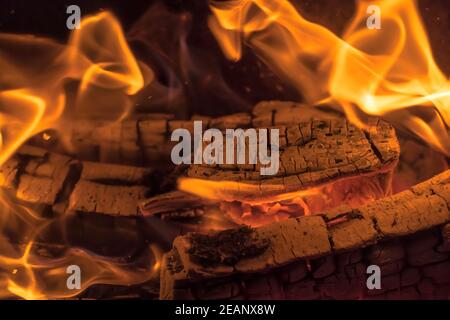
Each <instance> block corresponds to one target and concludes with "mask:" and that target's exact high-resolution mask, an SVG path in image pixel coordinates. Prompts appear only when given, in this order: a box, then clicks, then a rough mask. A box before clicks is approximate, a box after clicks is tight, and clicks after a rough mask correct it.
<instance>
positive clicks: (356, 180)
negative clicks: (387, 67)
mask: <svg viewBox="0 0 450 320" xmlns="http://www.w3.org/2000/svg"><path fill="white" fill-rule="evenodd" d="M275 106H278V105H277V104H275V105H273V104H271V103H266V104H261V105H259V107H258V106H257V108H255V112H256V114H264V115H265V114H267V112H272V111H273V110H272V111H270V110H271V109H269V107H270V108H273V107H275ZM261 109H263V110H261ZM277 110H284V109H277ZM287 110H290V109H287ZM263 111H264V112H263ZM260 112H261V113H260ZM277 114H278V113H276V114H275V119H278V120H276V122H277V123H283V122H288V120H287V119H288V118H287V117H286V119H285V118H284V117H280V116H277ZM281 114H282V113H281ZM264 117H265V116H264ZM283 119H285V120H283ZM223 122H227V121H226V120H224V121H223ZM278 127H279V128H280V132H281V134H280V140H281V144H280V170H279V171H278V173H277V174H276V175H275V176H262V175H260V172H259V171H260V170H259V165H258V164H257V165H248V164H245V165H239V164H237V165H230V164H219V165H209V166H208V165H191V166H190V167H189V169H188V170H187V178H181V179H180V180H179V188H180V189H181V190H182V191H185V192H187V193H190V194H189V195H188V194H185V195H184V197H185V198H186V200H185V201H182V200H181V199H180V198H182V197H183V193H177V200H176V201H174V200H173V199H172V198H171V197H164V198H161V197H157V198H151V199H148V200H146V201H144V202H143V203H142V205H141V210H142V212H143V214H144V215H161V214H165V215H173V216H176V215H177V214H176V212H178V215H180V214H181V212H183V211H184V210H186V206H185V204H186V203H187V202H195V201H193V195H197V196H198V198H197V207H198V206H204V205H205V202H208V201H209V202H211V201H212V202H215V203H216V204H218V205H220V206H221V207H222V210H223V211H224V212H226V213H227V214H228V215H229V216H230V218H231V219H232V220H233V221H235V222H236V223H239V224H240V223H244V224H249V225H253V226H259V225H264V224H266V223H269V222H273V221H277V220H280V219H286V218H288V217H291V216H299V215H305V214H310V213H315V212H320V211H323V210H327V209H330V208H333V207H335V206H337V205H340V204H341V203H342V202H345V203H347V204H349V205H351V206H352V207H358V206H360V205H362V204H364V203H366V202H368V201H373V200H375V199H379V198H381V197H384V196H386V195H389V194H390V192H391V176H392V171H393V169H394V167H395V165H396V163H397V160H398V157H399V153H400V150H399V145H398V141H397V139H396V136H395V131H394V129H393V128H392V127H391V126H390V125H389V124H387V123H386V122H384V121H382V120H379V119H372V120H371V121H370V126H369V128H368V129H367V131H363V130H360V129H358V128H356V127H355V126H354V125H352V124H351V123H349V122H347V121H346V120H344V119H340V118H336V119H325V120H324V119H322V120H311V121H308V122H300V123H298V124H296V125H279V126H278ZM177 202H178V203H181V205H178V203H177Z"/></svg>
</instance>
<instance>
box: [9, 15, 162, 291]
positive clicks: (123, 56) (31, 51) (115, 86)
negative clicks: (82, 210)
mask: <svg viewBox="0 0 450 320" xmlns="http://www.w3.org/2000/svg"><path fill="white" fill-rule="evenodd" d="M0 69H1V70H2V72H1V74H0V88H1V89H0V166H1V165H2V164H3V163H4V162H5V161H6V160H7V159H8V158H9V157H10V156H11V155H12V154H13V153H14V152H15V151H16V150H17V149H18V148H19V147H20V146H21V145H22V144H23V143H24V142H25V141H26V140H27V139H29V138H30V137H31V136H33V135H35V134H37V133H39V132H42V131H45V130H47V129H56V130H60V131H62V133H63V134H64V130H63V129H64V126H65V124H66V123H68V122H69V121H71V119H73V118H72V117H66V114H67V115H72V116H74V115H75V116H83V117H97V116H101V117H107V118H108V120H111V121H114V120H120V119H121V118H122V117H124V116H125V115H126V114H127V113H128V112H129V111H130V110H131V106H132V102H131V97H130V96H131V95H134V94H136V93H137V92H138V91H139V90H140V89H141V88H142V87H143V86H144V82H146V81H151V80H152V78H153V74H152V72H151V70H149V69H148V68H143V69H141V66H140V65H139V64H138V62H137V61H136V60H135V58H134V56H133V54H132V53H131V51H130V49H129V47H128V44H127V42H126V40H125V36H124V34H123V31H122V29H121V27H120V24H119V23H118V21H117V20H116V19H115V17H114V16H113V15H111V14H110V13H108V12H103V13H100V14H97V15H95V16H91V17H87V18H85V19H84V20H83V21H82V22H81V26H80V29H78V30H76V31H74V32H73V33H72V34H71V37H70V39H69V42H68V44H67V45H62V44H59V43H56V42H55V41H53V40H50V39H45V38H37V37H33V36H28V35H11V34H0ZM142 70H145V74H143V71H142ZM70 82H74V83H76V84H78V85H77V86H75V88H76V89H74V90H75V92H73V91H72V92H69V89H68V86H67V84H68V83H70ZM69 94H70V97H75V99H73V98H71V99H69V98H68V96H69ZM69 100H70V101H69ZM72 100H74V101H73V102H72ZM66 118H67V119H66ZM60 219H62V220H64V219H65V217H60ZM50 221H51V219H47V218H43V217H40V216H39V214H38V213H37V212H34V211H32V210H30V209H27V208H26V207H23V206H19V205H17V204H16V203H15V202H14V201H13V200H11V199H9V196H8V195H7V194H3V193H1V194H0V231H2V236H3V234H5V232H6V229H7V226H11V225H12V229H14V231H15V232H17V233H20V238H21V239H24V241H25V242H24V243H23V244H20V243H14V241H10V239H9V238H8V239H5V238H0V271H1V272H0V298H10V297H13V296H18V297H21V298H25V299H52V298H63V297H71V296H75V295H78V294H79V293H81V292H82V291H83V290H85V289H86V288H88V287H89V286H91V285H92V284H96V283H104V284H120V285H132V284H137V283H142V282H145V281H148V280H149V279H151V278H152V277H154V276H155V275H157V273H158V269H159V261H160V252H159V251H158V250H157V248H155V247H153V246H151V247H150V250H149V252H148V253H149V254H148V256H149V257H148V261H147V262H146V264H145V267H140V269H139V270H138V269H137V267H136V266H134V268H133V266H132V265H131V264H126V263H123V262H119V261H116V260H113V259H107V258H105V257H100V256H97V255H95V254H94V253H92V252H88V251H85V250H81V249H77V248H70V249H68V250H65V252H64V253H63V254H62V255H59V256H58V257H56V258H55V257H52V258H50V257H47V258H44V257H42V256H41V255H40V254H39V252H36V248H35V240H34V239H36V238H37V236H38V235H39V234H40V232H43V230H44V229H45V228H46V226H48V225H49V223H50ZM18 225H25V230H21V229H20V228H19V227H17V228H16V226H18ZM16 229H17V230H16ZM71 264H75V265H78V266H79V267H80V268H81V270H82V287H81V289H79V290H69V289H68V287H67V286H66V279H67V277H68V276H69V275H68V274H67V273H66V268H67V266H69V265H71Z"/></svg>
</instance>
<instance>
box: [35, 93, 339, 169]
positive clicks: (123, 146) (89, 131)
mask: <svg viewBox="0 0 450 320" xmlns="http://www.w3.org/2000/svg"><path fill="white" fill-rule="evenodd" d="M330 117H337V116H333V115H332V114H331V113H326V112H323V111H321V110H320V109H318V108H316V107H310V106H306V105H303V104H298V103H294V102H283V101H268V102H261V103H259V104H257V105H256V106H255V108H254V111H253V113H252V114H249V113H237V114H232V115H227V116H223V117H218V118H214V119H210V118H208V117H201V116H197V115H194V116H193V117H192V118H191V119H189V120H179V119H174V116H173V115H170V114H149V115H145V116H139V115H138V116H134V117H133V118H132V119H125V120H123V121H121V122H114V123H109V122H105V121H97V120H87V119H78V120H75V121H73V122H72V123H71V124H68V125H67V126H66V127H65V130H66V131H67V132H65V134H67V135H68V136H69V137H70V140H71V141H70V144H71V148H70V152H68V153H69V154H70V153H72V155H74V156H75V157H76V158H78V159H81V160H88V161H101V162H110V163H119V164H127V165H151V166H152V167H155V166H157V165H166V166H167V165H169V164H170V163H171V162H170V152H171V150H172V146H173V145H174V143H172V142H171V141H170V135H171V133H172V132H173V131H174V130H176V129H178V128H185V129H188V130H191V131H192V130H193V121H194V120H202V121H203V124H204V126H205V129H207V128H217V129H221V130H222V129H233V128H249V127H255V128H259V127H270V126H277V125H288V124H293V123H299V122H302V121H309V120H312V119H321V118H322V119H323V118H330ZM32 142H33V143H34V144H35V145H37V146H40V147H45V146H46V145H47V144H48V142H47V141H44V140H42V139H40V137H36V138H35V139H33V140H32ZM52 148H55V146H52ZM57 149H58V152H64V151H66V150H65V148H64V146H59V147H58V148H57ZM52 150H53V149H52Z"/></svg>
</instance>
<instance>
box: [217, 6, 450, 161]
mask: <svg viewBox="0 0 450 320" xmlns="http://www.w3.org/2000/svg"><path fill="white" fill-rule="evenodd" d="M369 5H377V6H379V8H380V12H381V22H382V25H381V29H369V28H368V27H367V25H366V21H367V19H368V14H367V8H368V6H369ZM211 10H212V12H213V15H212V16H211V17H210V19H209V26H210V29H211V31H212V32H213V34H214V35H215V36H216V38H217V40H218V42H219V44H220V45H221V47H222V49H223V52H224V54H225V55H226V56H227V57H228V58H229V59H232V60H238V59H240V57H241V56H242V46H243V44H246V45H248V46H249V47H251V48H252V49H253V50H254V51H255V53H256V54H257V55H258V56H259V57H260V58H261V59H262V60H263V61H264V62H265V63H266V64H267V65H268V66H269V67H270V68H272V70H273V71H274V72H275V73H277V74H278V75H279V76H280V77H282V78H283V79H285V80H286V81H288V82H289V83H291V84H293V85H294V86H295V87H296V88H298V90H299V91H300V92H301V93H302V95H303V96H304V97H305V99H306V100H307V101H308V102H310V103H312V104H314V103H319V102H323V101H328V102H332V103H334V104H336V105H337V106H338V107H339V108H340V109H342V110H343V111H344V112H345V113H346V115H347V116H348V117H349V118H350V119H351V120H352V121H353V122H355V123H356V124H358V125H360V126H363V125H364V119H363V118H362V117H361V115H360V113H361V111H363V112H364V113H366V114H370V115H378V116H381V115H383V116H386V117H387V118H388V120H390V121H391V122H393V124H394V125H396V126H398V127H403V128H405V129H407V130H409V131H411V132H413V133H415V134H416V135H417V136H418V137H420V138H422V139H423V140H424V141H426V142H427V143H429V144H430V145H431V146H433V147H434V148H436V149H437V150H439V151H441V152H443V153H444V154H446V155H447V156H449V155H450V136H449V132H448V127H449V124H450V81H449V79H448V78H447V77H446V76H445V75H444V74H443V73H442V71H441V70H440V69H439V67H438V66H437V64H436V63H435V61H434V59H433V54H432V51H431V46H430V43H429V40H428V37H427V34H426V31H425V28H424V25H423V23H422V21H421V18H420V15H419V13H418V8H417V4H416V2H415V1H411V0H379V1H370V2H368V1H358V2H357V8H356V14H355V15H354V17H353V18H352V20H351V21H350V23H349V25H348V27H347V29H346V31H345V32H344V34H343V35H342V37H339V36H337V35H335V34H334V33H332V32H331V31H330V30H328V29H327V28H325V27H324V26H321V25H319V24H316V23H312V22H309V21H307V20H306V19H304V18H303V17H302V15H301V14H300V13H299V12H297V11H296V9H295V8H294V7H293V6H292V4H291V3H289V2H288V1H271V0H232V1H211ZM418 106H421V107H418Z"/></svg>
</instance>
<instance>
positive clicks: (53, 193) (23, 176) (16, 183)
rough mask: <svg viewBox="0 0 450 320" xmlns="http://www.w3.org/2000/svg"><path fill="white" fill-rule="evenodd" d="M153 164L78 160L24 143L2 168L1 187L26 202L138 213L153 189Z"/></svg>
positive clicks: (118, 213) (79, 209)
mask: <svg viewBox="0 0 450 320" xmlns="http://www.w3.org/2000/svg"><path fill="white" fill-rule="evenodd" d="M152 174H153V170H152V169H147V168H139V167H131V166H123V165H114V164H104V163H94V162H88V161H78V160H75V159H72V158H69V157H67V156H62V155H58V154H55V153H50V152H47V151H45V150H43V149H40V148H36V147H30V146H25V147H23V148H21V149H20V150H19V151H18V152H17V153H16V155H15V156H14V157H13V158H11V159H10V160H9V161H7V162H6V163H5V165H3V166H2V167H1V168H0V187H2V188H5V189H8V190H10V191H11V192H13V193H14V194H15V196H16V197H17V199H18V200H20V201H23V202H24V203H28V204H34V205H40V206H44V207H53V209H54V211H56V212H64V211H77V212H85V213H101V214H107V215H115V216H136V215H137V214H138V203H139V201H140V200H142V199H144V198H145V197H146V196H148V195H149V193H150V191H151V182H152Z"/></svg>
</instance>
